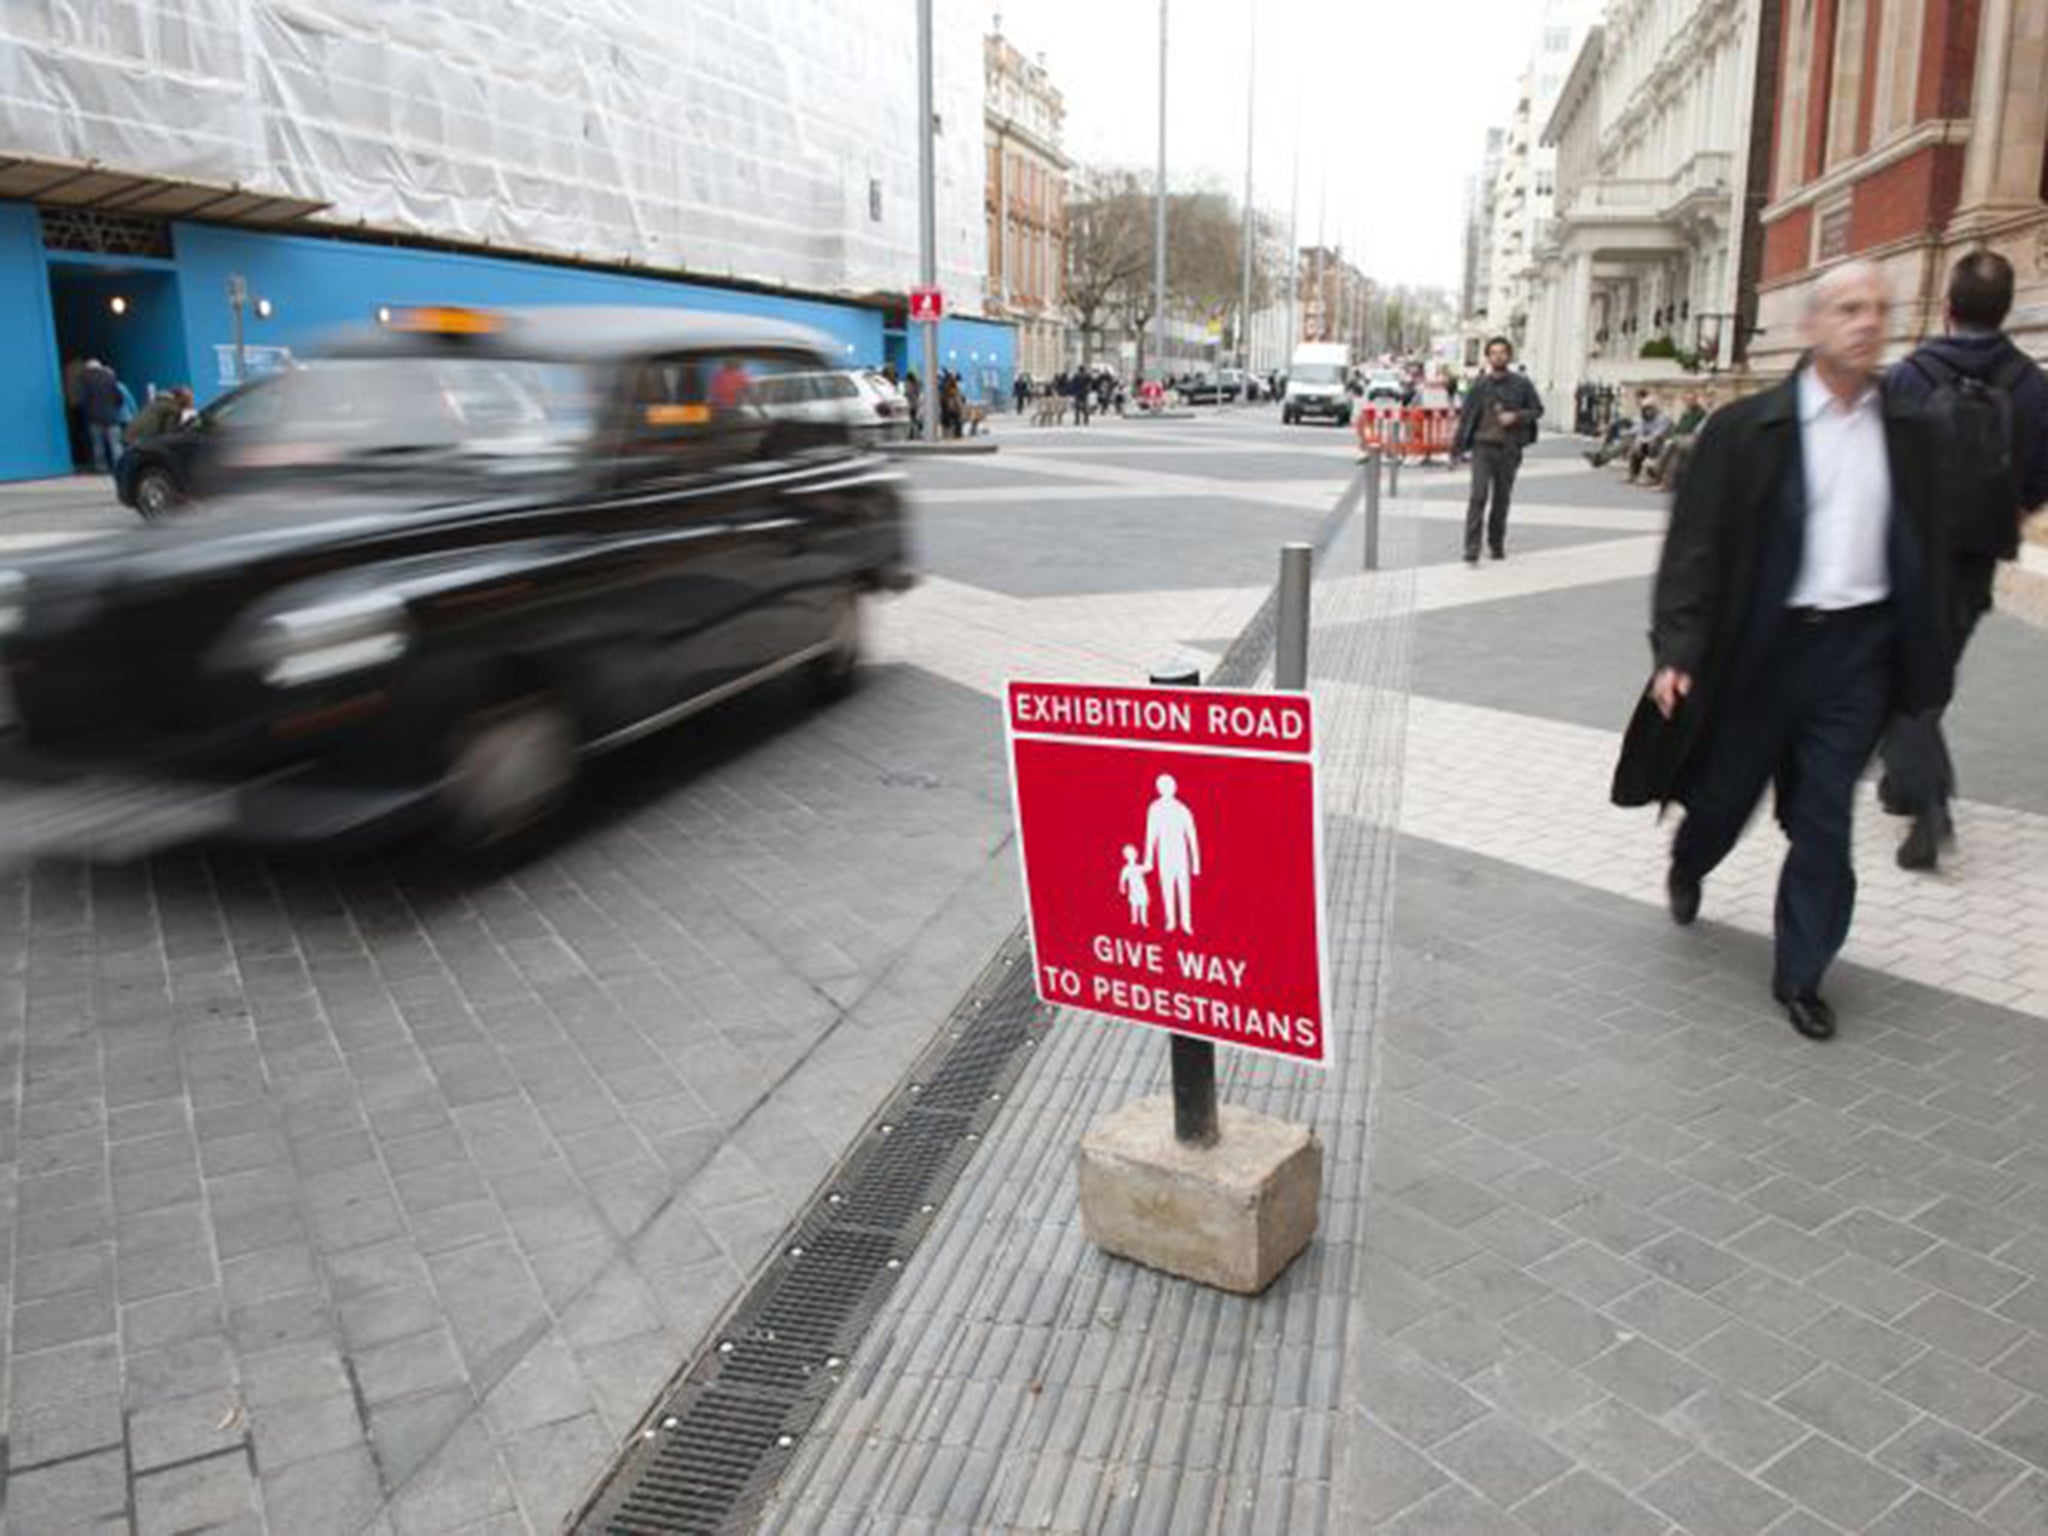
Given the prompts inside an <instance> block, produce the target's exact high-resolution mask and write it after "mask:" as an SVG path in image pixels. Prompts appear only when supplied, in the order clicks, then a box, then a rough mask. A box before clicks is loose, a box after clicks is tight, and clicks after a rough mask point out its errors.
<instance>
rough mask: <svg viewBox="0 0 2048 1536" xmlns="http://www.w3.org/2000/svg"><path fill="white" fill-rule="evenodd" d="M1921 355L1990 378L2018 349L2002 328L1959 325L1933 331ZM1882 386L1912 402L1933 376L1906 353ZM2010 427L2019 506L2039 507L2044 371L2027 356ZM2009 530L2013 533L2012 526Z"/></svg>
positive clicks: (2045, 429) (2045, 499)
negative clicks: (1951, 331)
mask: <svg viewBox="0 0 2048 1536" xmlns="http://www.w3.org/2000/svg"><path fill="white" fill-rule="evenodd" d="M1926 355H1931V356H1933V357H1934V358H1936V359H1938V360H1939V361H1941V362H1943V363H1946V364H1947V365H1948V366H1949V367H1950V368H1953V369H1954V370H1955V371H1956V372H1957V373H1960V374H1963V375H1965V376H1967V377H1969V378H1974V379H1990V378H1992V377H1994V376H1995V375H1996V374H1997V373H1998V371H1999V369H2001V368H2003V367H2004V366H2005V363H2006V359H2007V358H2011V357H2017V356H2021V355H2022V354H2021V352H2020V349H2019V348H2018V347H2016V346H2014V345H2013V343H2012V339H2011V338H2010V337H2008V336H2007V335H2006V334H2005V333H2004V332H2003V331H1964V332H1960V333H1958V334H1956V335H1953V336H1937V337H1936V338H1935V339H1934V340H1932V341H1930V342H1927V343H1926V344H1924V345H1923V346H1922V347H1921V348H1920V349H1919V350H1918V351H1917V352H1915V353H1914V354H1913V357H1920V356H1926ZM1884 388H1885V393H1886V394H1887V395H1890V396H1894V397H1896V398H1898V399H1900V400H1903V401H1906V402H1907V403H1909V404H1911V405H1915V406H1919V405H1923V404H1925V403H1926V400H1927V397H1928V396H1929V395H1931V394H1933V393H1934V384H1933V382H1932V381H1931V380H1930V379H1929V378H1928V377H1927V375H1926V374H1924V373H1922V372H1921V371H1920V370H1919V369H1918V368H1915V367H1914V366H1913V358H1912V357H1909V358H1907V359H1905V360H1904V361H1903V362H1900V363H1896V364H1894V365H1893V366H1892V369H1891V371H1890V372H1889V373H1887V374H1886V375H1885V380H1884ZM2012 429H2013V469H2014V472H2015V473H2016V474H2017V475H2018V477H2019V497H2020V510H2021V511H2022V512H2035V511H2039V510H2040V508H2041V507H2042V506H2043V505H2044V504H2048V373H2043V372H2042V371H2041V368H2040V366H2039V365H2038V364H2036V363H2034V362H2033V361H2032V360H2031V359H2029V360H2028V366H2027V368H2026V371H2025V372H2023V373H2022V374H2021V375H2020V378H2019V382H2018V383H2017V384H2015V385H2014V386H2013V390H2012ZM2014 532H2015V537H2017V532H2018V530H2017V528H2015V530H2014ZM2007 553H2009V551H2008V552H2007Z"/></svg>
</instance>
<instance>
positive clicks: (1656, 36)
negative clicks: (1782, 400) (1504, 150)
mask: <svg viewBox="0 0 2048 1536" xmlns="http://www.w3.org/2000/svg"><path fill="white" fill-rule="evenodd" d="M1761 14H1762V8H1761V6H1760V4H1759V3H1758V0H1613V3H1612V4H1610V5H1609V6H1608V8H1607V13H1606V18H1605V20H1604V22H1603V23H1602V25H1601V26H1599V27H1598V28H1596V29H1594V30H1593V31H1592V32H1591V33H1590V34H1589V35H1588V36H1587V38H1586V40H1585V42H1584V43H1583V45H1582V46H1581V48H1580V50H1579V55H1578V58H1577V60H1576V61H1575V63H1574V65H1573V68H1572V72H1571V74H1570V76H1569V77H1568V78H1567V80H1566V83H1565V87H1564V89H1563V90H1562V91H1561V92H1560V93H1559V96H1558V100H1557V104H1556V106H1555V108H1554V109H1553V111H1552V113H1551V115H1550V120H1549V122H1548V123H1547V124H1546V126H1545V127H1544V129H1543V138H1544V141H1545V142H1546V143H1547V144H1548V145H1550V146H1551V148H1552V150H1553V152H1554V154H1555V157H1556V173H1557V192H1556V210H1555V214H1554V217H1553V220H1552V223H1551V225H1550V228H1549V230H1548V238H1547V239H1546V241H1545V242H1544V246H1543V249H1542V251H1541V253H1540V254H1541V256H1542V260H1541V262H1540V263H1539V274H1538V276H1537V277H1536V279H1535V280H1534V282H1533V285H1532V293H1531V312H1532V320H1531V325H1530V332H1531V338H1530V347H1529V349H1528V358H1527V361H1528V363H1529V368H1530V372H1531V374H1532V375H1533V376H1534V377H1535V378H1536V379H1537V381H1538V387H1539V388H1541V389H1544V390H1546V391H1548V392H1554V393H1566V392H1569V391H1570V390H1571V389H1572V388H1573V387H1575V386H1576V385H1578V384H1579V383H1582V382H1594V383H1620V382H1624V381H1639V380H1644V379H1655V378H1658V377H1665V376H1668V377H1672V378H1677V377H1680V376H1682V375H1683V374H1684V373H1686V372H1687V371H1689V370H1691V369H1706V370H1716V369H1719V368H1723V367H1727V366H1729V365H1730V364H1731V363H1733V362H1734V360H1735V345H1736V340H1737V335H1736V317H1737V314H1738V312H1739V310H1738V296H1739V295H1738V289H1739V285H1740V281H1741V277H1742V273H1741V267H1740V261H1739V252H1740V248H1741V242H1742V217H1741V214H1742V209H1743V206H1744V199H1745V194H1746V191H1747V176H1748V170H1747V165H1748V156H1747V146H1748V142H1749V132H1748V129H1749V122H1750V117H1751V101H1752V93H1753V91H1754V89H1755V82H1756V74H1757V67H1756V59H1757V47H1758V40H1759V28H1760V19H1761Z"/></svg>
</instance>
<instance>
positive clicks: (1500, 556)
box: [1492, 544, 1508, 560]
mask: <svg viewBox="0 0 2048 1536" xmlns="http://www.w3.org/2000/svg"><path fill="white" fill-rule="evenodd" d="M1492 553H1493V558H1494V559H1496V560H1505V559H1507V557H1508V552H1507V551H1506V550H1505V549H1504V548H1502V547H1501V546H1500V545H1498V544H1496V545H1494V546H1493V551H1492Z"/></svg>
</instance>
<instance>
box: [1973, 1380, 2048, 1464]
mask: <svg viewBox="0 0 2048 1536" xmlns="http://www.w3.org/2000/svg"><path fill="white" fill-rule="evenodd" d="M1984 1438H1985V1439H1986V1440H1989V1441H1990V1442H1991V1443H1992V1444H1993V1445H1995V1446H1997V1447H1998V1448H1999V1449H2000V1450H2002V1451H2006V1452H2008V1453H2010V1454H2011V1455H2014V1456H2017V1457H2019V1459H2020V1460H2022V1461H2025V1462H2030V1463H2032V1464H2033V1465H2034V1466H2036V1467H2039V1468H2041V1469H2043V1470H2044V1471H2048V1400H2044V1399H2042V1398H2039V1397H2031V1396H2030V1397H2028V1398H2027V1399H2026V1400H2025V1401H2023V1402H2021V1403H2020V1404H2019V1405H2018V1406H2017V1407H2016V1408H2014V1409H2013V1410H2012V1412H2010V1413H2008V1414H2007V1415H2006V1416H2005V1417H2004V1418H2002V1419H2000V1420H1999V1421H1998V1422H1997V1423H1996V1424H1993V1425H1992V1426H1991V1427H1990V1428H1989V1429H1987V1430H1985V1431H1984Z"/></svg>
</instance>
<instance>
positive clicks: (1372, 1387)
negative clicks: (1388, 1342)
mask: <svg viewBox="0 0 2048 1536" xmlns="http://www.w3.org/2000/svg"><path fill="white" fill-rule="evenodd" d="M1365 1387H1366V1398H1365V1400H1366V1402H1367V1403H1369V1404H1370V1405H1371V1407H1372V1412H1373V1414H1374V1416H1375V1417H1377V1418H1378V1419H1379V1420H1380V1422H1381V1423H1383V1424H1385V1425H1386V1426H1387V1427H1388V1428H1389V1429H1392V1430H1393V1431H1394V1432H1395V1433H1396V1434H1398V1435H1400V1436H1401V1437H1402V1438H1403V1439H1405V1440H1407V1441H1408V1442H1410V1443H1411V1444H1413V1445H1417V1446H1423V1447H1427V1446H1430V1445H1433V1444H1435V1443H1436V1442H1437V1441H1439V1440H1441V1439H1443V1438H1444V1437H1445V1436H1447V1435H1449V1434H1451V1433H1452V1432H1453V1431H1455V1430H1457V1429H1459V1428H1460V1427H1462V1426H1463V1425H1466V1424H1469V1423H1471V1422H1472V1421H1473V1420H1474V1419H1477V1418H1480V1417H1481V1416H1483V1415H1484V1414H1485V1412H1486V1404H1485V1403H1484V1402H1482V1401H1481V1400H1479V1399H1478V1398H1476V1397H1474V1396H1473V1395H1472V1394H1471V1393H1469V1392H1467V1391H1464V1390H1463V1389H1462V1388H1460V1387H1459V1386H1458V1385H1457V1384H1456V1383H1454V1382H1453V1381H1451V1380H1450V1379H1449V1378H1448V1377H1446V1376H1444V1375H1442V1374H1440V1373H1439V1372H1437V1371H1435V1370H1433V1369H1432V1368H1431V1367H1429V1366H1428V1365H1426V1364H1425V1363H1423V1362H1422V1361H1421V1360H1420V1359H1418V1358H1417V1357H1416V1356H1414V1355H1413V1354H1411V1353H1409V1352H1408V1351H1406V1350H1403V1349H1399V1348H1392V1347H1390V1348H1386V1349H1381V1350H1377V1351H1374V1352H1373V1354H1372V1355H1371V1356H1370V1357H1369V1358H1368V1360H1367V1362H1366V1371H1365Z"/></svg>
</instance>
